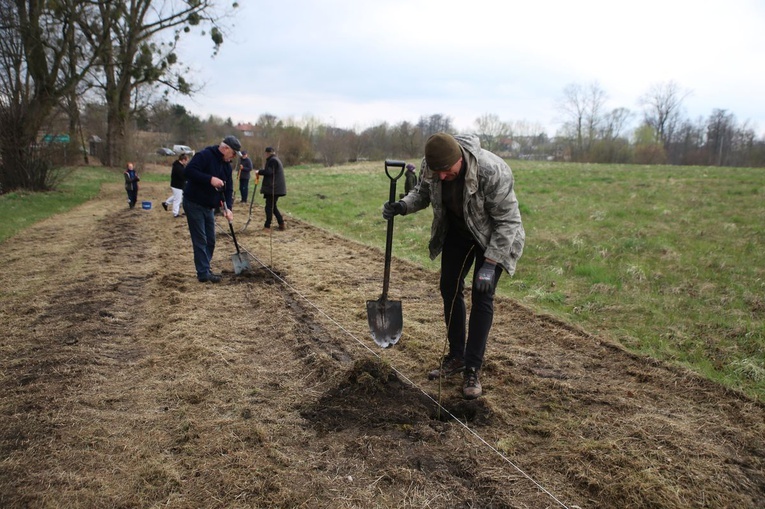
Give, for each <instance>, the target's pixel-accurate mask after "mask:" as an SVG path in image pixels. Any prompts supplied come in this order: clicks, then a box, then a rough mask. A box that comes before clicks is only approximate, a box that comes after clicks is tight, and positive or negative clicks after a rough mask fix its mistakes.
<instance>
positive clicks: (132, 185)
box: [123, 163, 141, 209]
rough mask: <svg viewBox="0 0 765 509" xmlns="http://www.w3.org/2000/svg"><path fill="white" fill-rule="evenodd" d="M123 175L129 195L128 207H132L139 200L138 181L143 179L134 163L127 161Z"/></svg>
mask: <svg viewBox="0 0 765 509" xmlns="http://www.w3.org/2000/svg"><path fill="white" fill-rule="evenodd" d="M123 176H124V177H125V191H127V196H128V207H130V208H131V209H132V208H133V207H135V203H136V202H137V201H138V181H139V180H141V179H140V177H139V176H138V173H136V171H135V169H134V168H133V163H127V166H125V173H123Z"/></svg>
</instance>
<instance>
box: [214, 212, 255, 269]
mask: <svg viewBox="0 0 765 509" xmlns="http://www.w3.org/2000/svg"><path fill="white" fill-rule="evenodd" d="M220 205H221V207H223V210H224V211H226V212H228V206H227V205H226V200H225V198H224V199H223V200H221V201H220ZM228 229H229V230H230V231H231V238H232V239H234V246H236V254H232V255H231V261H232V262H233V263H234V274H236V275H237V276H238V275H239V274H241V273H242V272H244V271H251V270H252V267H251V266H250V255H249V253H242V252H241V251H240V250H239V243H238V242H237V241H236V233H234V223H232V222H231V221H229V222H228Z"/></svg>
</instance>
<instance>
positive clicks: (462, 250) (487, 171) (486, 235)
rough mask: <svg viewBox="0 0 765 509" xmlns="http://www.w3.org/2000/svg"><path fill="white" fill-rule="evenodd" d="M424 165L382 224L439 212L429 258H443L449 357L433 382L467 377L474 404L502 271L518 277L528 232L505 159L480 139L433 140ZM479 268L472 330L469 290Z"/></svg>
mask: <svg viewBox="0 0 765 509" xmlns="http://www.w3.org/2000/svg"><path fill="white" fill-rule="evenodd" d="M425 163H426V164H425V168H424V170H423V173H422V180H421V181H420V184H419V186H418V187H416V188H415V190H414V192H411V193H409V194H407V195H406V196H405V197H404V198H403V199H401V200H399V201H397V202H395V203H389V202H385V203H384V204H383V218H385V219H391V218H392V217H393V216H395V215H398V214H401V215H406V214H412V213H414V212H417V211H419V210H422V209H424V208H426V207H427V206H428V205H430V206H431V207H432V208H433V225H432V227H431V238H430V246H429V247H430V258H431V259H435V258H436V257H437V256H438V255H439V254H440V255H441V276H440V283H439V286H440V290H441V298H442V299H443V306H444V320H445V321H446V327H447V331H446V334H447V337H448V339H449V353H448V354H447V355H446V356H445V358H444V359H443V360H442V362H441V364H440V365H439V366H438V367H437V368H436V369H434V370H433V371H431V372H430V373H429V374H428V378H431V379H435V378H439V377H447V376H451V375H453V374H456V373H460V372H464V375H463V383H462V393H463V395H464V397H465V398H466V399H474V398H477V397H479V396H481V394H482V388H481V382H480V381H479V379H478V373H479V371H480V369H481V366H482V365H483V357H484V353H485V351H486V342H487V339H488V337H489V330H491V325H492V322H493V319H494V290H495V289H496V286H497V282H498V281H499V277H500V275H502V271H503V270H504V271H507V273H508V274H510V275H513V273H514V272H515V266H516V264H517V263H518V259H519V258H520V257H521V253H522V252H523V245H524V241H525V237H526V234H525V232H524V230H523V224H522V223H521V213H520V211H519V209H518V200H517V199H516V197H515V185H514V180H513V173H512V171H511V170H510V167H509V166H508V165H507V163H506V162H505V161H504V160H503V159H502V158H500V157H498V156H497V155H495V154H493V153H491V152H489V151H488V150H484V149H482V148H481V144H480V141H479V139H478V137H477V136H456V137H455V136H452V135H450V134H447V133H437V134H434V135H433V136H431V137H430V138H428V140H427V142H426V143H425ZM473 263H475V270H474V271H473V283H472V291H471V294H470V296H471V302H472V306H471V308H470V321H469V325H468V321H467V320H466V314H467V310H466V306H465V296H464V295H463V292H464V289H465V277H466V276H467V274H468V272H469V271H470V268H471V267H472V266H473ZM466 333H467V338H466Z"/></svg>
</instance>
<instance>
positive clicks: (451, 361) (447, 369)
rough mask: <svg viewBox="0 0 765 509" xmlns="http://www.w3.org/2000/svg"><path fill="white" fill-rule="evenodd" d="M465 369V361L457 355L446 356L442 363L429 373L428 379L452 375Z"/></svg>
mask: <svg viewBox="0 0 765 509" xmlns="http://www.w3.org/2000/svg"><path fill="white" fill-rule="evenodd" d="M464 370H465V361H464V360H463V359H460V358H457V357H448V356H447V357H444V360H443V361H442V362H441V365H440V366H438V367H437V368H436V369H434V370H433V371H431V372H430V373H428V380H435V379H436V378H438V377H439V376H443V377H447V376H452V375H455V374H457V373H459V372H460V371H464Z"/></svg>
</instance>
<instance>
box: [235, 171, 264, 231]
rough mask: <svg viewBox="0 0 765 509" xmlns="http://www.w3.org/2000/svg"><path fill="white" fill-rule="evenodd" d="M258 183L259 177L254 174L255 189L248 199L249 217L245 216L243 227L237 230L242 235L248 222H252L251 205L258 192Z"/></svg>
mask: <svg viewBox="0 0 765 509" xmlns="http://www.w3.org/2000/svg"><path fill="white" fill-rule="evenodd" d="M258 182H260V175H258V174H257V173H256V174H255V189H253V190H252V197H251V198H250V215H249V216H247V222H246V223H244V226H242V229H241V230H239V233H242V232H243V231H244V230H246V229H247V226H248V225H249V224H250V221H251V220H252V204H253V203H255V194H256V193H257V192H258Z"/></svg>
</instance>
